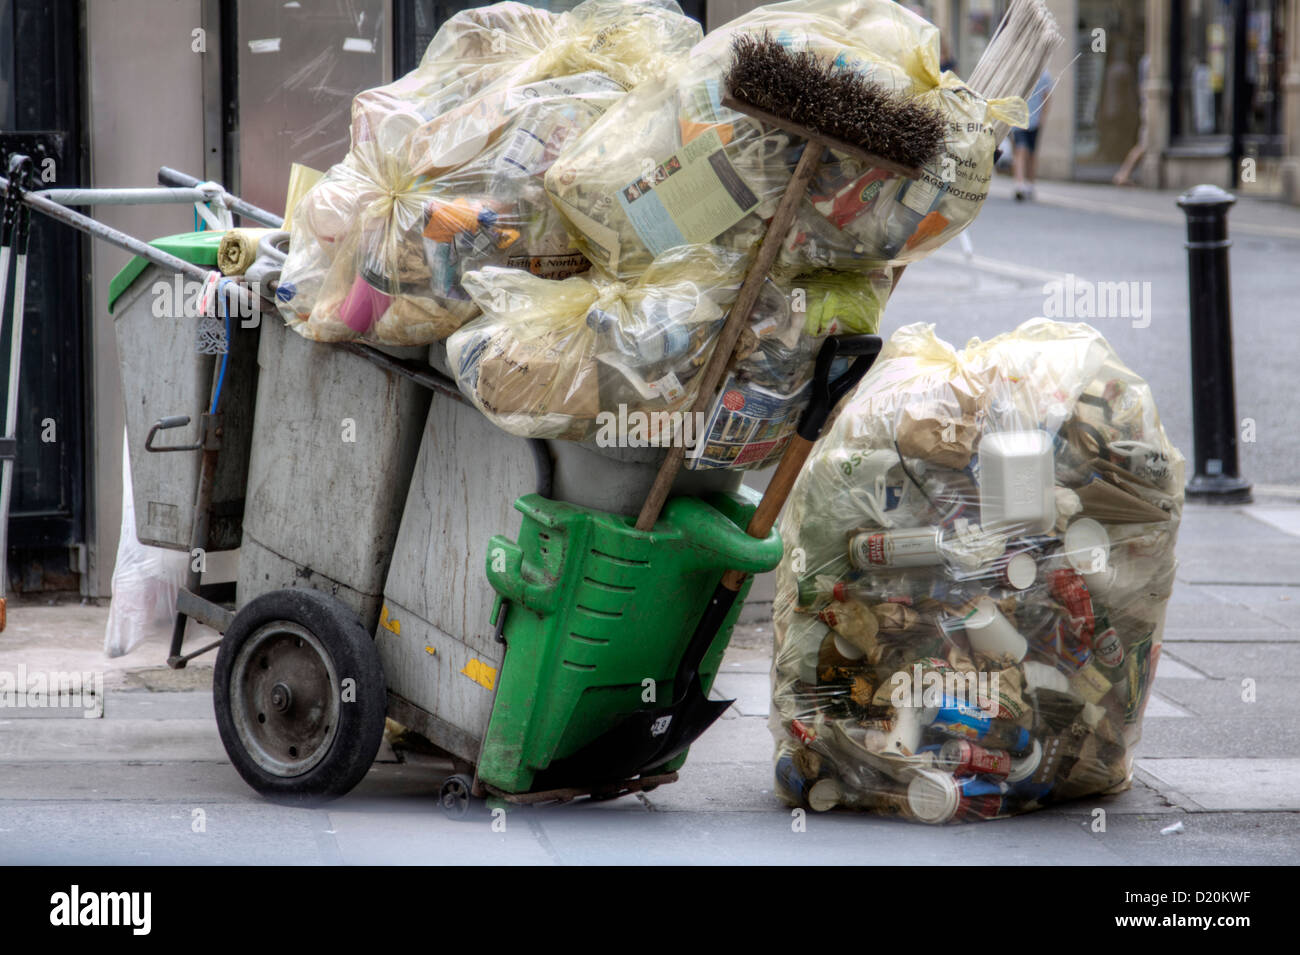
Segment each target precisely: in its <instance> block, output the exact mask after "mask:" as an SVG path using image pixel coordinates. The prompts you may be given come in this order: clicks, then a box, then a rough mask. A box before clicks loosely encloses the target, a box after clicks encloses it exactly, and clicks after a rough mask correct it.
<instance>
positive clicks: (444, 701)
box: [376, 346, 742, 762]
mask: <svg viewBox="0 0 1300 955" xmlns="http://www.w3.org/2000/svg"><path fill="white" fill-rule="evenodd" d="M441 351H442V350H441V348H440V347H437V346H435V348H434V349H433V352H432V356H431V364H433V365H434V366H435V367H440V366H442V367H445V366H444V365H443V363H442V360H441V358H442V356H441ZM547 445H548V447H549V449H550V453H551V456H552V458H553V461H554V470H553V487H552V492H551V496H553V497H555V498H558V499H561V500H566V501H570V502H572V503H574V504H580V505H583V506H585V507H593V508H598V509H601V510H607V511H614V512H618V513H624V514H628V515H629V516H632V515H635V514H636V512H637V511H638V510H639V509H640V507H641V503H642V502H643V501H644V499H645V496H646V494H647V493H648V492H649V490H650V486H651V484H653V483H654V479H655V475H656V474H657V473H658V468H659V463H660V461H661V460H662V457H663V455H664V453H665V452H664V451H662V450H660V449H620V448H609V449H606V448H598V447H595V446H594V445H586V444H574V443H573V442H567V441H550V442H547ZM741 478H742V474H741V473H740V472H737V471H698V472H696V471H685V472H682V474H681V475H680V477H679V480H678V482H677V484H675V485H674V489H675V492H676V493H694V494H703V493H708V492H710V491H734V490H736V489H737V488H739V486H740V483H741ZM535 490H537V471H536V465H535V460H534V457H533V454H532V452H531V450H530V449H529V447H528V442H527V441H525V440H523V439H520V438H517V437H514V436H512V435H509V434H507V433H506V432H504V431H501V430H500V429H498V428H497V427H496V426H495V425H493V424H492V423H491V422H490V421H488V420H487V419H486V418H485V417H484V416H483V415H482V414H480V413H479V412H478V410H477V409H475V408H473V407H472V406H469V405H467V404H463V403H461V402H458V401H456V400H454V399H450V398H447V397H445V396H442V395H437V396H435V397H434V399H433V403H432V405H431V406H430V409H429V417H428V421H427V423H426V426H425V429H424V435H423V441H422V444H421V447H420V455H419V460H418V461H417V462H416V466H415V476H414V477H413V479H412V481H411V485H410V491H409V493H408V495H407V498H406V508H405V511H404V513H403V515H402V524H401V529H400V530H399V532H398V535H397V540H396V543H395V545H394V548H393V561H392V565H391V567H390V570H389V574H388V581H387V583H386V584H385V586H384V603H385V608H386V613H385V618H384V619H383V620H382V621H381V623H380V626H379V628H378V630H377V631H376V646H377V647H378V649H379V655H380V659H381V660H382V661H383V666H384V673H385V674H386V676H387V679H388V690H389V697H390V712H391V714H392V716H393V717H394V719H397V720H398V721H399V722H402V723H403V724H404V725H406V726H409V727H410V728H411V729H413V730H415V731H416V732H419V733H421V734H422V735H424V736H426V737H427V738H428V739H430V740H431V741H432V742H433V743H435V744H436V745H438V746H440V747H442V748H443V749H446V750H448V751H449V752H451V753H453V754H455V755H456V756H458V757H460V758H461V759H463V760H465V761H467V762H474V761H476V760H477V757H478V753H479V748H480V745H481V743H482V740H483V737H484V736H485V735H486V733H487V725H488V719H489V717H490V716H491V712H492V702H493V698H494V692H493V691H494V688H495V680H496V675H497V673H499V670H500V667H501V663H502V660H503V657H504V650H505V648H504V647H503V646H502V645H501V644H499V643H497V641H496V640H495V637H494V627H493V625H492V622H491V614H492V607H493V604H494V602H495V600H496V592H495V591H494V590H493V589H492V587H491V585H490V584H489V583H488V580H487V577H486V575H485V574H484V571H483V568H484V566H485V562H486V559H487V545H488V539H489V538H490V537H491V536H492V534H496V533H502V534H508V535H513V534H515V533H517V531H518V528H519V524H520V515H519V512H518V511H516V510H515V509H514V502H515V500H516V499H517V498H518V497H520V496H521V495H524V494H528V493H531V492H533V491H535Z"/></svg>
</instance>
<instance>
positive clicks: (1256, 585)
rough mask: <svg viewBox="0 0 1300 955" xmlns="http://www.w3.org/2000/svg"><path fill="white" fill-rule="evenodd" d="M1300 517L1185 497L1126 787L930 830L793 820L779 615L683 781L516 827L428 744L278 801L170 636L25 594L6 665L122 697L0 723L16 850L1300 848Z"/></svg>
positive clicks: (424, 855)
mask: <svg viewBox="0 0 1300 955" xmlns="http://www.w3.org/2000/svg"><path fill="white" fill-rule="evenodd" d="M1297 530H1300V506H1296V505H1293V504H1288V503H1286V502H1278V503H1267V502H1266V503H1262V504H1260V505H1257V506H1253V507H1245V508H1222V509H1221V508H1213V507H1206V506H1198V505H1189V506H1188V508H1187V510H1186V513H1185V517H1184V523H1183V528H1182V532H1181V536H1180V541H1179V554H1180V571H1179V574H1178V582H1177V585H1176V587H1175V591H1174V595H1173V599H1172V601H1171V606H1170V612H1169V619H1168V624H1167V628H1166V633H1165V647H1164V652H1163V654H1162V656H1161V660H1160V663H1159V667H1158V670H1157V674H1156V679H1155V682H1154V684H1153V695H1152V699H1151V703H1150V706H1149V709H1148V712H1147V715H1146V720H1145V724H1144V733H1143V739H1142V742H1141V744H1140V746H1139V748H1138V754H1137V756H1138V758H1137V769H1136V773H1135V780H1134V785H1133V788H1132V789H1131V790H1130V791H1128V792H1126V793H1122V794H1119V795H1117V796H1110V797H1105V798H1100V799H1093V800H1082V801H1080V802H1077V803H1073V804H1070V805H1067V806H1062V807H1058V808H1053V809H1050V810H1047V811H1044V812H1042V813H1038V814H1034V815H1032V816H1029V817H1020V818H1017V819H1013V820H1007V821H999V822H996V823H992V824H989V825H980V826H967V827H947V828H942V829H937V830H935V829H927V828H924V827H919V826H912V825H908V824H905V823H899V822H896V821H892V820H884V819H870V818H861V817H857V816H851V815H843V814H829V815H826V816H813V817H811V818H809V819H808V820H807V824H806V830H805V831H803V832H799V833H796V832H795V831H794V830H793V829H792V826H791V816H790V813H789V810H788V809H786V808H785V807H784V806H782V805H781V804H779V803H778V802H777V801H776V799H775V797H774V796H773V793H772V772H771V762H770V757H771V748H772V741H771V737H770V735H769V732H768V729H767V725H766V719H767V709H768V692H769V691H768V670H769V666H770V659H771V640H772V632H771V625H770V622H767V621H759V622H756V623H751V624H747V625H745V626H744V627H742V628H740V630H739V631H738V633H737V635H736V638H735V640H734V642H733V646H732V647H731V649H730V650H729V651H728V654H727V656H726V658H725V660H724V666H723V671H722V674H721V675H720V677H719V680H718V689H719V691H720V692H722V693H725V694H727V695H729V696H733V697H735V698H736V700H737V704H736V706H735V707H733V708H732V710H730V711H729V712H728V713H727V715H726V717H725V718H724V719H723V720H722V721H720V722H719V724H718V725H717V726H716V727H714V728H713V729H712V730H711V731H710V732H709V733H708V734H706V736H705V737H704V738H703V739H701V740H700V741H699V742H698V743H697V745H696V746H695V748H694V749H693V750H692V755H691V759H690V762H689V763H688V764H687V766H686V769H685V770H684V771H683V773H682V776H681V781H680V782H679V783H677V784H675V785H671V786H665V787H661V788H660V789H658V790H656V791H655V792H653V793H651V794H648V795H646V796H643V797H640V798H637V799H631V798H628V799H622V800H616V801H614V802H612V803H604V804H594V805H592V804H589V805H585V806H584V805H574V806H569V807H561V808H557V809H548V810H528V811H523V812H518V811H515V810H512V811H511V813H510V815H509V819H510V820H511V822H510V826H509V836H508V837H504V834H502V833H499V832H494V830H493V829H492V828H491V826H490V825H489V820H487V819H486V818H485V819H484V820H483V821H482V823H481V824H479V823H470V824H468V825H466V824H454V823H449V822H448V821H447V820H445V819H443V818H442V817H441V816H440V815H439V813H438V812H437V810H436V808H435V806H434V803H435V793H436V789H437V784H438V782H439V781H440V779H441V777H442V775H443V774H444V773H445V772H447V767H446V765H445V764H443V763H440V762H438V761H437V760H431V759H429V758H427V757H421V756H419V755H417V754H414V753H404V754H402V757H401V758H402V759H403V760H404V761H401V762H399V761H398V756H397V755H394V754H392V753H391V751H386V752H385V754H383V756H382V761H381V762H379V763H377V764H376V766H375V767H374V768H373V769H372V771H371V773H370V775H369V776H368V778H367V779H366V780H365V782H363V784H362V785H361V786H360V787H359V788H358V790H357V791H356V792H354V793H353V794H352V795H350V796H349V797H347V798H345V799H343V800H341V801H339V802H338V803H335V804H332V805H331V806H330V807H329V808H328V809H313V810H305V809H303V810H296V809H284V808H282V807H277V806H272V805H270V804H268V803H265V802H263V801H262V800H260V799H259V798H258V797H257V796H256V795H254V794H253V793H252V792H251V791H250V790H248V788H247V787H246V786H245V785H244V784H243V782H242V781H241V780H240V779H239V777H238V775H237V774H236V773H235V771H234V770H233V768H232V767H231V766H230V765H229V763H228V762H227V761H226V759H225V755H224V752H223V751H222V749H221V744H220V740H219V738H218V736H217V733H216V727H215V723H214V721H213V719H212V711H211V705H212V704H211V691H210V680H211V670H210V668H209V667H208V666H207V665H205V664H203V663H201V662H199V661H196V663H195V664H192V665H191V668H190V669H189V670H187V671H180V672H179V673H177V672H175V671H167V670H166V668H165V667H162V666H161V663H162V660H163V658H164V657H165V655H166V633H165V631H160V632H159V633H158V634H155V635H154V636H152V637H150V639H149V640H147V641H146V643H145V644H144V645H142V646H141V647H140V648H139V649H137V650H136V651H135V652H133V653H132V654H130V655H128V656H127V657H122V658H118V659H117V660H115V661H109V660H107V659H106V658H104V657H103V654H102V643H103V626H104V619H105V616H106V610H105V608H102V607H83V606H79V605H75V604H74V605H71V606H69V605H56V606H16V607H13V608H12V609H11V621H12V622H11V625H10V629H9V630H7V631H6V632H5V633H3V634H0V671H13V670H15V669H16V668H17V667H18V666H20V665H25V666H27V667H28V669H29V670H30V669H35V668H40V667H44V668H57V669H63V670H74V669H75V670H82V671H87V670H98V671H100V672H103V673H104V674H105V686H106V688H107V690H106V695H107V704H106V707H105V713H104V715H103V717H102V718H100V719H82V718H77V717H76V714H69V718H64V719H4V718H0V862H3V861H19V860H25V861H59V860H61V861H84V860H85V859H87V858H93V859H95V860H97V861H109V862H126V863H130V862H146V861H147V862H179V863H201V862H227V861H248V862H272V861H278V862H305V863H324V864H330V863H340V862H343V863H353V862H451V863H476V864H491V863H493V862H521V863H532V862H536V863H542V864H553V863H559V864H565V863H576V862H605V861H631V860H632V859H636V860H637V861H641V862H668V861H677V862H681V861H686V862H735V863H745V862H780V861H800V862H805V863H807V862H854V861H858V862H862V861H869V862H873V863H882V862H883V863H908V862H945V861H955V860H956V859H958V858H966V859H969V858H970V856H969V853H970V852H971V851H972V850H977V851H984V852H987V853H990V855H989V858H991V859H996V860H997V861H999V862H1012V863H1014V862H1048V863H1051V862H1074V863H1079V864H1093V863H1097V864H1105V863H1111V864H1114V863H1127V862H1143V863H1150V862H1163V863H1173V862H1179V863H1193V864H1198V863H1205V864H1213V863H1215V862H1269V863H1283V862H1285V863H1296V862H1300V839H1297V838H1296V836H1295V833H1296V831H1297V826H1298V825H1300V741H1298V740H1297V736H1296V733H1295V729H1294V727H1295V719H1294V702H1293V701H1294V687H1295V686H1296V685H1297V683H1298V682H1300V614H1297V612H1296V611H1297V608H1300V536H1298V535H1297V533H1296V531H1297ZM1247 681H1249V682H1247ZM1247 689H1249V690H1250V692H1246V691H1247ZM197 809H203V815H204V819H205V828H204V833H203V835H204V836H205V838H202V839H199V838H194V837H193V836H194V835H195V834H194V832H193V820H194V819H195V818H196V816H195V811H196V810H197ZM1098 809H1101V810H1104V817H1103V818H1104V829H1102V830H1098V828H1097V826H1098V822H1097V820H1098V818H1099V817H1098V814H1097V812H1096V810H1098ZM1179 823H1181V828H1180V827H1179V826H1178V824H1179ZM1171 827H1172V830H1171ZM1164 833H1167V834H1164ZM796 837H797V838H796ZM792 839H793V840H794V841H792ZM868 849H869V853H868Z"/></svg>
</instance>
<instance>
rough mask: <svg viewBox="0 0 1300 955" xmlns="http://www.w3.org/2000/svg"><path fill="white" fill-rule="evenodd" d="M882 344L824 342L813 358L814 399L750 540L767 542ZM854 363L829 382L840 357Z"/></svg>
mask: <svg viewBox="0 0 1300 955" xmlns="http://www.w3.org/2000/svg"><path fill="white" fill-rule="evenodd" d="M881 345H882V343H881V340H880V337H879V336H877V335H851V336H846V337H844V338H828V339H826V341H825V342H824V343H823V344H822V347H821V350H820V351H818V352H817V367H816V370H815V371H814V372H813V383H812V389H813V394H812V399H811V400H810V401H809V402H808V407H807V408H805V409H804V412H803V415H802V416H801V417H800V418H799V426H798V428H797V429H796V430H795V433H794V434H792V435H791V436H790V443H789V444H787V445H786V448H785V452H784V453H783V454H782V455H781V463H780V464H778V465H777V466H776V473H774V474H773V475H772V480H770V481H769V482H768V484H767V490H765V491H764V492H763V499H762V500H761V501H759V502H758V508H757V509H756V510H755V511H754V516H753V517H751V518H750V519H749V526H748V527H746V528H745V533H747V534H749V535H750V536H751V537H767V535H768V534H769V533H771V531H772V526H773V525H774V524H775V523H776V519H777V517H778V516H779V515H780V513H781V508H783V507H784V506H785V502H786V499H787V498H789V497H790V492H791V491H792V490H793V489H794V482H795V481H796V480H797V479H798V477H799V473H800V472H801V471H802V470H803V466H804V464H805V463H807V461H808V455H809V454H811V453H812V449H813V443H814V442H815V441H816V440H817V439H818V438H819V437H820V436H821V432H822V427H823V426H824V425H825V424H826V419H827V418H828V417H830V413H831V411H833V410H834V409H835V406H836V405H837V404H839V403H840V400H841V399H842V398H843V397H844V396H845V395H846V394H848V393H849V392H850V391H852V390H853V389H854V388H856V387H857V385H858V382H860V381H862V378H863V376H864V375H866V373H867V372H868V371H870V370H871V366H872V364H873V363H874V362H875V360H876V356H877V355H879V354H880V349H881ZM850 356H851V357H852V358H853V363H852V364H850V365H849V367H848V368H847V369H846V370H844V371H842V372H840V374H839V375H837V376H836V377H835V378H831V376H830V374H831V366H832V365H833V364H834V363H835V359H836V358H839V357H850ZM748 576H749V575H748V574H746V573H745V572H744V571H741V570H729V571H727V572H726V573H725V574H723V575H722V583H721V586H722V587H725V588H726V589H727V590H730V591H733V592H738V591H739V590H740V588H741V587H742V586H744V584H745V578H746V577H748Z"/></svg>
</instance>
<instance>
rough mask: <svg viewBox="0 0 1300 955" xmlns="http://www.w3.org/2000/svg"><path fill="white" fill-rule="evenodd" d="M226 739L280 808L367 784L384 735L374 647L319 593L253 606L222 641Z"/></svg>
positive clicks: (219, 685)
mask: <svg viewBox="0 0 1300 955" xmlns="http://www.w3.org/2000/svg"><path fill="white" fill-rule="evenodd" d="M212 696H213V703H214V706H215V709H216V715H217V729H218V730H219V731H220V732H221V742H222V744H223V745H224V746H225V747H226V753H227V755H228V756H229V757H230V761H231V762H232V763H233V764H234V766H235V769H237V770H238V771H239V775H241V776H243V777H244V780H245V782H247V783H248V784H249V785H250V786H252V787H253V789H255V790H257V792H259V793H261V794H262V795H263V796H265V797H267V798H268V799H271V800H274V801H276V802H285V803H293V804H302V803H310V802H323V801H325V800H329V799H334V798H337V797H338V796H342V795H343V794H344V793H346V792H348V791H349V790H350V789H352V787H353V786H355V785H356V784H357V783H358V782H360V781H361V778H362V777H363V776H365V774H366V771H367V770H368V769H369V768H370V765H371V763H373V762H374V760H375V754H376V753H377V752H378V751H379V744H380V742H381V741H382V739H383V735H384V715H385V713H386V711H387V709H388V694H387V687H386V685H385V681H384V671H383V667H382V665H381V664H380V661H379V651H378V650H377V649H376V648H375V642H374V640H373V639H371V637H370V635H369V634H368V633H366V631H365V628H364V627H362V626H361V622H360V621H359V620H358V619H357V617H356V614H354V613H353V612H352V611H351V610H350V609H348V608H347V607H346V606H344V605H343V604H342V603H340V602H339V601H338V600H336V599H335V598H333V597H330V596H328V595H327V594H323V593H320V592H318V591H315V590H276V591H272V592H271V593H269V594H263V595H262V596H260V597H258V598H256V599H254V600H251V601H249V603H248V604H246V605H245V606H244V607H243V609H241V610H240V611H239V613H237V614H235V619H234V621H233V622H232V623H231V625H230V628H229V629H228V630H227V631H226V633H225V636H224V637H223V638H222V640H221V647H220V650H219V651H218V652H217V663H216V670H215V672H214V674H213V681H212Z"/></svg>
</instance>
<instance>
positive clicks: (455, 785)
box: [438, 773, 474, 819]
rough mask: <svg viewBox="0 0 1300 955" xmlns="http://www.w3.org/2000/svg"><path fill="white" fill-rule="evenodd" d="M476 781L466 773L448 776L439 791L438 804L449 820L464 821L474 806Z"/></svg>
mask: <svg viewBox="0 0 1300 955" xmlns="http://www.w3.org/2000/svg"><path fill="white" fill-rule="evenodd" d="M473 789H474V780H472V779H470V778H469V777H468V776H466V775H465V774H464V773H457V774H456V775H454V776H448V777H447V778H446V779H444V780H443V781H442V787H441V788H440V789H439V790H438V803H439V805H441V806H442V811H443V814H444V815H445V816H446V817H447V818H448V819H464V818H465V817H466V816H468V815H469V811H470V809H471V808H472V807H473V805H474V793H473Z"/></svg>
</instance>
